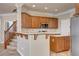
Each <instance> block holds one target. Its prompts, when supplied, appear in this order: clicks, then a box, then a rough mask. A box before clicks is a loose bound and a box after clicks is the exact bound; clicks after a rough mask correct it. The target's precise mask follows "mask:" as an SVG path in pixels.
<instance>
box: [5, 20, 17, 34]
mask: <svg viewBox="0 0 79 59" xmlns="http://www.w3.org/2000/svg"><path fill="white" fill-rule="evenodd" d="M15 24H16V21H14V22H13V24H12V25H11V26H10V27H9V28H8V29H7V30H5V33H6V32H8V31H9V30H10V29H11V28H12V27H13V26H14V25H15Z"/></svg>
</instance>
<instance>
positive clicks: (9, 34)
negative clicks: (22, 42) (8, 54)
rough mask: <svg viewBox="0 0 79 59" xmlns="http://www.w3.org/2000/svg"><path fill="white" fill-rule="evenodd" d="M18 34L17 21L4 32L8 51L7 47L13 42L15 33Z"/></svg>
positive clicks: (5, 46)
mask: <svg viewBox="0 0 79 59" xmlns="http://www.w3.org/2000/svg"><path fill="white" fill-rule="evenodd" d="M13 32H16V21H14V22H13V24H12V25H11V26H10V27H9V28H8V29H7V30H5V31H4V38H5V39H4V48H5V49H6V48H7V46H8V45H9V42H10V41H11V39H12V38H13V37H14V35H15V34H14V33H13Z"/></svg>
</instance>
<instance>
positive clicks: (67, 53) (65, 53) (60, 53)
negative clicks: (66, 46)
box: [51, 51, 71, 56]
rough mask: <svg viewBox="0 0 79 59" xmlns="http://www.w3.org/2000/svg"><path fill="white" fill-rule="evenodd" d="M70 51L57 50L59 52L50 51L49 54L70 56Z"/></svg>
mask: <svg viewBox="0 0 79 59" xmlns="http://www.w3.org/2000/svg"><path fill="white" fill-rule="evenodd" d="M70 53H71V52H70V51H64V52H59V53H55V52H52V51H51V56H70V55H71V54H70Z"/></svg>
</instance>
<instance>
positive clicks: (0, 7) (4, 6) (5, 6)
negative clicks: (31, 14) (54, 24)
mask: <svg viewBox="0 0 79 59" xmlns="http://www.w3.org/2000/svg"><path fill="white" fill-rule="evenodd" d="M32 5H36V7H32ZM23 7H25V8H26V9H28V10H30V11H38V12H45V13H52V14H58V13H61V12H65V11H67V10H70V9H72V8H74V4H73V3H24V5H23ZM44 7H47V8H48V9H46V10H45V9H44ZM14 9H16V7H15V6H14V3H0V14H1V13H11V12H12V11H13V10H14ZM56 9H57V10H56Z"/></svg>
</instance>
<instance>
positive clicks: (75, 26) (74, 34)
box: [70, 16, 79, 56]
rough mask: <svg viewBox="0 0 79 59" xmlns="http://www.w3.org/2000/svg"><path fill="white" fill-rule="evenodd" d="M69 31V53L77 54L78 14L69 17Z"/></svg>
mask: <svg viewBox="0 0 79 59" xmlns="http://www.w3.org/2000/svg"><path fill="white" fill-rule="evenodd" d="M70 23H71V24H70V33H71V40H72V42H71V43H72V44H71V46H72V47H71V55H72V56H79V16H77V17H76V16H74V17H72V18H71V22H70Z"/></svg>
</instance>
